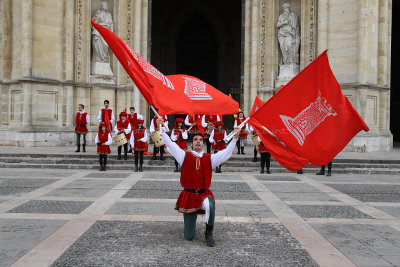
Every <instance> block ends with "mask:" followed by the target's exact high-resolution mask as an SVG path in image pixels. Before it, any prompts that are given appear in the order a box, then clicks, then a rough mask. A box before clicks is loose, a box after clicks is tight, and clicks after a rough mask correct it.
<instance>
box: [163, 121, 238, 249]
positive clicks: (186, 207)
mask: <svg viewBox="0 0 400 267" xmlns="http://www.w3.org/2000/svg"><path fill="white" fill-rule="evenodd" d="M162 122H163V121H162V119H158V120H157V124H158V125H160V124H161V123H162ZM239 131H240V130H239V129H235V130H234V132H235V136H234V138H233V140H232V142H230V143H229V145H228V147H227V148H226V149H224V150H221V151H219V152H218V153H216V154H212V155H211V154H209V153H204V152H203V147H204V142H203V136H202V135H201V134H196V135H194V136H193V139H192V140H191V147H192V151H190V152H189V151H184V150H183V149H181V148H180V147H179V146H178V145H177V144H176V143H174V142H172V141H171V139H170V138H169V136H168V135H167V134H166V133H165V132H163V133H162V135H161V137H162V139H163V141H164V143H165V145H166V146H167V149H168V152H169V153H170V154H171V155H172V156H173V157H174V158H175V160H176V161H177V162H178V163H179V165H181V166H182V169H181V179H180V182H181V185H182V187H183V191H182V192H181V194H180V195H179V197H178V200H177V202H176V206H175V209H176V210H177V211H179V212H181V213H183V214H184V215H183V218H184V224H185V228H184V236H185V239H186V240H193V238H194V236H195V233H196V220H197V214H204V213H205V214H206V231H205V238H206V242H207V246H210V247H213V246H214V245H215V241H214V238H213V228H214V219H215V201H214V195H213V193H212V192H211V190H210V189H209V188H210V185H211V178H212V169H213V168H215V167H217V166H219V165H221V164H222V163H223V162H225V161H226V160H228V159H229V158H230V156H231V155H232V151H233V149H234V148H235V144H236V141H237V139H238V137H239Z"/></svg>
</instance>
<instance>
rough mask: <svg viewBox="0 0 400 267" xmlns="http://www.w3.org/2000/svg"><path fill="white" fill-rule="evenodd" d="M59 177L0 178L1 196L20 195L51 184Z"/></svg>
mask: <svg viewBox="0 0 400 267" xmlns="http://www.w3.org/2000/svg"><path fill="white" fill-rule="evenodd" d="M56 181H58V180H57V179H30V178H21V179H12V178H9V179H0V196H10V195H12V196H19V195H21V194H23V193H27V192H31V191H33V190H36V189H38V188H41V187H43V186H46V185H49V184H51V183H53V182H56Z"/></svg>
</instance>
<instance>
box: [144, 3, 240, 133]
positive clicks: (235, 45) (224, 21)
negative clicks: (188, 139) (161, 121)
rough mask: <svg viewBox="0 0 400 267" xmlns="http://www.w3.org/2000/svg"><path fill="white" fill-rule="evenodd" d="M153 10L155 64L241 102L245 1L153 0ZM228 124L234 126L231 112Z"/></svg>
mask: <svg viewBox="0 0 400 267" xmlns="http://www.w3.org/2000/svg"><path fill="white" fill-rule="evenodd" d="M151 10H152V15H151V44H152V45H151V63H152V64H153V65H154V66H155V67H156V68H158V69H159V70H160V71H161V72H162V73H164V74H166V75H168V74H187V75H191V76H195V77H197V78H199V79H201V80H203V81H205V82H207V83H208V84H210V85H212V86H214V87H216V88H217V89H218V90H220V91H221V92H223V93H225V94H227V95H228V94H231V95H232V97H233V98H234V99H235V100H236V101H238V102H239V103H240V96H241V95H240V92H239V91H238V90H237V89H238V88H241V80H242V79H241V76H242V73H241V71H242V36H241V34H242V1H241V0H168V1H165V0H153V1H152V7H151ZM179 117H183V116H179ZM231 117H232V118H231ZM173 119H174V118H172V116H171V123H172V122H173ZM224 122H225V126H226V128H231V127H232V126H233V116H229V117H228V116H224Z"/></svg>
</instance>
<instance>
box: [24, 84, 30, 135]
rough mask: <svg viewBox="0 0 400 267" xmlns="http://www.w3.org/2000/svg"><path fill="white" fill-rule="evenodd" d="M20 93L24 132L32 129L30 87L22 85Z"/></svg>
mask: <svg viewBox="0 0 400 267" xmlns="http://www.w3.org/2000/svg"><path fill="white" fill-rule="evenodd" d="M22 92H23V94H24V106H23V113H22V127H23V129H24V130H30V129H31V128H32V85H31V84H30V83H23V84H22Z"/></svg>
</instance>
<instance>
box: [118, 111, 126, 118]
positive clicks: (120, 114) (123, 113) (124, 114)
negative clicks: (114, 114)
mask: <svg viewBox="0 0 400 267" xmlns="http://www.w3.org/2000/svg"><path fill="white" fill-rule="evenodd" d="M122 116H125V117H127V116H128V114H126V112H125V111H122V112H121V113H119V118H120V119H121V117H122Z"/></svg>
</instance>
